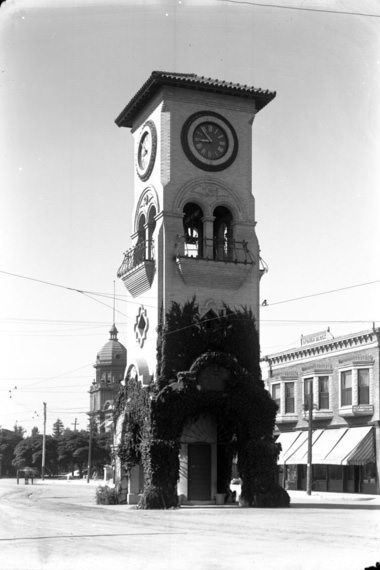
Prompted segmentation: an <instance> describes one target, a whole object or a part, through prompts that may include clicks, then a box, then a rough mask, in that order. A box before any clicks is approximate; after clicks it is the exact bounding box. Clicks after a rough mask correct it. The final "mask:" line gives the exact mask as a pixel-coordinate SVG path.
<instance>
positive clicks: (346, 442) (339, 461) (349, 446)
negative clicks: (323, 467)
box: [323, 426, 375, 465]
mask: <svg viewBox="0 0 380 570" xmlns="http://www.w3.org/2000/svg"><path fill="white" fill-rule="evenodd" d="M373 461H375V442H374V438H373V430H372V427H371V426H365V427H356V428H349V429H347V430H346V433H345V434H344V436H343V437H342V438H341V439H340V440H339V441H338V443H337V444H336V446H335V447H334V448H333V449H332V450H331V452H330V453H329V454H328V455H327V456H326V458H325V460H324V462H323V463H325V464H329V465H365V464H366V463H371V462H373Z"/></svg>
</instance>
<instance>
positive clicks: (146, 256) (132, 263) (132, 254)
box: [117, 240, 154, 277]
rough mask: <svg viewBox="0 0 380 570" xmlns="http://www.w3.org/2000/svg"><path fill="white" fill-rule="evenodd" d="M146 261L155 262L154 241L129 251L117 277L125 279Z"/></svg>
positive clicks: (141, 244) (139, 244) (138, 245)
mask: <svg viewBox="0 0 380 570" xmlns="http://www.w3.org/2000/svg"><path fill="white" fill-rule="evenodd" d="M145 261H154V242H153V240H147V241H142V242H140V243H138V244H137V245H135V246H134V247H131V248H130V249H128V251H126V252H125V253H124V259H123V262H122V264H121V265H120V267H119V269H118V271H117V276H118V277H123V276H124V275H126V274H127V273H128V272H129V271H132V269H134V268H135V267H137V266H138V265H140V264H141V263H144V262H145Z"/></svg>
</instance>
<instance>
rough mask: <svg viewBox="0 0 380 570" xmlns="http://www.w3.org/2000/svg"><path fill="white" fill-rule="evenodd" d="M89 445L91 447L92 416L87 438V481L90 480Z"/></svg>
mask: <svg viewBox="0 0 380 570" xmlns="http://www.w3.org/2000/svg"><path fill="white" fill-rule="evenodd" d="M91 447H92V418H90V437H89V440H88V462H87V483H89V482H90V472H91Z"/></svg>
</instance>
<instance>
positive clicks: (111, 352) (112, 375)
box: [89, 324, 127, 431]
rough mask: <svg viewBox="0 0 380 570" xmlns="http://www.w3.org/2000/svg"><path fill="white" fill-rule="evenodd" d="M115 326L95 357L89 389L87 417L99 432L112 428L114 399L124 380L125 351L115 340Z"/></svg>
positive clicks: (116, 331)
mask: <svg viewBox="0 0 380 570" xmlns="http://www.w3.org/2000/svg"><path fill="white" fill-rule="evenodd" d="M117 333H118V330H117V328H116V326H115V324H113V325H112V327H111V330H110V338H109V340H108V342H106V344H105V345H104V346H103V347H102V348H101V349H100V350H99V352H98V354H97V355H96V363H95V364H94V368H95V370H96V376H95V380H94V381H93V382H92V385H91V387H90V412H89V416H90V418H91V420H92V421H94V422H95V423H96V425H97V427H98V430H99V431H109V430H110V429H111V426H112V419H113V418H112V416H113V410H114V399H115V398H116V395H117V393H118V391H119V387H120V382H121V381H122V380H123V378H124V371H125V367H126V364H127V351H126V348H125V346H123V345H122V344H121V342H119V340H118V338H117Z"/></svg>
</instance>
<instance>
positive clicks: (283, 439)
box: [276, 431, 302, 465]
mask: <svg viewBox="0 0 380 570" xmlns="http://www.w3.org/2000/svg"><path fill="white" fill-rule="evenodd" d="M301 433H302V432H300V431H289V432H286V433H280V435H279V436H278V438H277V440H276V443H281V447H282V450H281V452H280V456H279V458H278V462H277V463H278V464H279V465H283V464H284V463H285V457H286V456H287V455H289V453H290V450H291V449H292V447H293V446H294V444H295V442H296V441H297V439H298V438H299V436H300V434H301ZM294 449H295V448H294Z"/></svg>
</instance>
